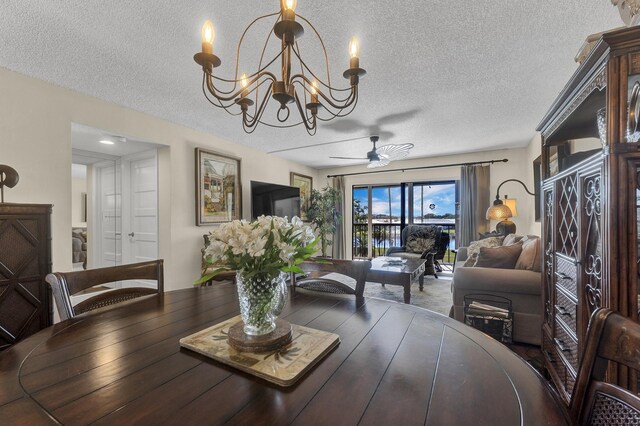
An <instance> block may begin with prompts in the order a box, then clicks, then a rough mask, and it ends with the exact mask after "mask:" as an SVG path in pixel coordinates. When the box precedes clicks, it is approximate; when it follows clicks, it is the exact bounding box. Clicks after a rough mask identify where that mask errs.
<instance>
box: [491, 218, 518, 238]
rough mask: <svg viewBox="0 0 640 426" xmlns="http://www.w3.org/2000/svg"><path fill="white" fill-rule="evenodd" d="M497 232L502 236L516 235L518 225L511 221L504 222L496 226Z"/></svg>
mask: <svg viewBox="0 0 640 426" xmlns="http://www.w3.org/2000/svg"><path fill="white" fill-rule="evenodd" d="M496 231H497V232H499V233H500V234H502V235H505V236H506V235H509V234H515V233H516V224H515V223H513V222H511V221H510V220H503V221H502V222H498V224H497V225H496Z"/></svg>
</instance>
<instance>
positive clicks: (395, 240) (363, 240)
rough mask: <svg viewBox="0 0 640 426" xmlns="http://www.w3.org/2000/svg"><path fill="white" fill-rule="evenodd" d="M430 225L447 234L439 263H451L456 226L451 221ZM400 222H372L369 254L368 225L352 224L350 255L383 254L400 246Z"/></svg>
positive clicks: (365, 256)
mask: <svg viewBox="0 0 640 426" xmlns="http://www.w3.org/2000/svg"><path fill="white" fill-rule="evenodd" d="M430 225H439V226H442V231H443V232H446V233H447V234H449V246H448V247H447V251H446V252H445V254H444V259H442V261H440V263H444V264H453V262H454V260H455V254H454V253H452V252H451V250H452V249H455V248H456V226H455V225H454V224H452V223H430ZM400 229H401V228H400V224H399V223H374V224H372V229H371V236H372V248H373V253H372V254H371V255H369V248H368V245H369V244H368V232H367V231H368V225H367V224H366V223H363V224H353V225H352V237H353V241H352V246H351V250H352V256H353V258H354V259H358V258H369V257H378V256H384V254H385V252H386V251H387V249H388V248H389V247H397V246H400V233H401V231H400Z"/></svg>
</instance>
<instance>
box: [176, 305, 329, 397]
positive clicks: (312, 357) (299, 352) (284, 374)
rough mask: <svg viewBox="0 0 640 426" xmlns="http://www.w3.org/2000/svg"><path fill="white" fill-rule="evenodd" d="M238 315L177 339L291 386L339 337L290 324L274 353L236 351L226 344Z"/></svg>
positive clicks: (247, 371) (270, 379)
mask: <svg viewBox="0 0 640 426" xmlns="http://www.w3.org/2000/svg"><path fill="white" fill-rule="evenodd" d="M238 321H241V318H240V316H239V315H238V316H236V317H233V318H231V319H228V320H226V321H224V322H221V323H219V324H216V325H214V326H211V327H209V328H206V329H204V330H202V331H198V332H197V333H194V334H192V335H190V336H187V337H183V338H182V339H180V346H182V347H183V348H186V349H190V350H192V351H194V352H197V353H199V354H202V355H204V356H207V357H209V358H212V359H214V360H216V361H219V362H221V363H223V364H226V365H229V366H231V367H234V368H237V369H238V370H242V371H244V372H245V373H249V374H252V375H254V376H257V377H260V378H262V379H264V380H267V381H269V382H271V383H275V384H277V385H280V386H291V385H293V384H294V383H296V382H297V381H298V380H299V379H300V378H301V377H302V376H303V375H304V374H305V373H306V372H307V371H309V370H310V369H311V367H313V366H314V365H315V364H317V363H318V362H319V361H320V360H321V359H322V358H324V357H325V356H326V355H327V354H328V353H329V352H331V350H332V349H333V348H335V347H336V346H338V344H339V343H340V336H338V335H337V334H334V333H328V332H326V331H321V330H315V329H313V328H308V327H303V326H300V325H296V324H291V327H292V333H293V341H292V342H291V343H290V344H289V345H287V346H285V347H284V348H281V349H279V350H278V351H275V352H267V353H251V352H239V351H237V350H236V349H234V348H232V347H231V346H229V344H228V343H227V333H228V331H229V328H230V327H231V326H232V325H234V324H235V323H237V322H238Z"/></svg>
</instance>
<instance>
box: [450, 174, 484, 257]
mask: <svg viewBox="0 0 640 426" xmlns="http://www.w3.org/2000/svg"><path fill="white" fill-rule="evenodd" d="M490 170H491V168H490V166H479V165H476V166H462V169H461V173H460V218H459V224H458V226H456V228H457V229H458V246H459V247H467V246H468V245H469V243H470V242H471V241H475V240H478V239H479V238H480V235H479V234H481V233H484V232H487V231H489V221H488V220H487V219H486V211H487V208H488V207H489V204H490V203H491V194H490V188H489V176H490Z"/></svg>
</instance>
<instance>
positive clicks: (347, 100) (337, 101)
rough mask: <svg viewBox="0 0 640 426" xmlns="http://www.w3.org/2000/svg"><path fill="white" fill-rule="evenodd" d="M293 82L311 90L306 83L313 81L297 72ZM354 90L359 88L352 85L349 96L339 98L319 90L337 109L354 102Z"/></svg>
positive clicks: (306, 89) (292, 79) (309, 83)
mask: <svg viewBox="0 0 640 426" xmlns="http://www.w3.org/2000/svg"><path fill="white" fill-rule="evenodd" d="M298 80H302V82H300V81H298ZM291 83H292V84H293V83H298V84H299V85H300V86H302V88H303V90H305V91H309V89H308V88H307V86H306V85H305V84H304V83H307V85H309V86H311V81H309V79H308V78H307V77H306V76H305V75H302V74H296V75H294V76H293V77H292V78H291ZM354 90H357V87H356V86H352V87H351V88H350V89H349V91H350V93H349V96H347V97H346V98H344V99H337V98H335V97H334V96H332V95H331V93H329V95H330V96H331V98H329V97H327V95H325V94H324V93H323V92H322V91H321V90H318V94H319V95H320V96H321V97H322V98H323V99H325V100H326V101H327V102H328V103H329V104H330V105H331V106H332V107H333V108H336V109H344V108H347V107H348V106H349V105H351V102H353V96H354Z"/></svg>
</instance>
